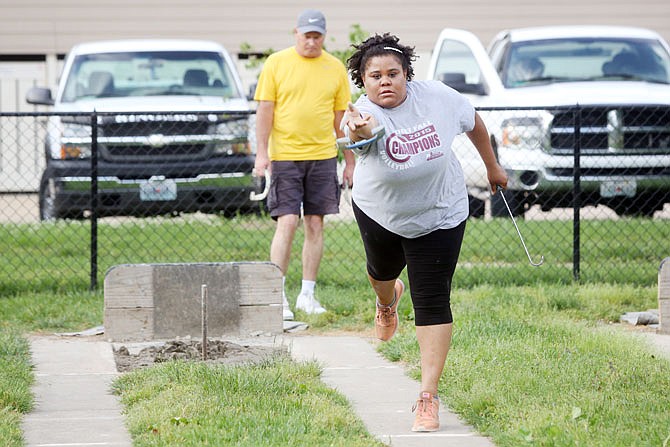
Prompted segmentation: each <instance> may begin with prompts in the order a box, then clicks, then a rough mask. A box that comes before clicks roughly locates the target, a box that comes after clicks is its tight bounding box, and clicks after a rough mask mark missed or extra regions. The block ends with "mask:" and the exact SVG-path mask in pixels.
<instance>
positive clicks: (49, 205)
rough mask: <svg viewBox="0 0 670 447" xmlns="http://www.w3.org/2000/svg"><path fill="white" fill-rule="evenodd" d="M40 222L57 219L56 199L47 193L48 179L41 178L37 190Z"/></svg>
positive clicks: (49, 192) (45, 177)
mask: <svg viewBox="0 0 670 447" xmlns="http://www.w3.org/2000/svg"><path fill="white" fill-rule="evenodd" d="M39 206H40V220H42V221H50V220H56V219H57V218H58V216H57V214H56V198H55V197H54V195H53V192H52V191H49V177H47V176H46V174H45V175H43V176H42V179H41V180H40V190H39Z"/></svg>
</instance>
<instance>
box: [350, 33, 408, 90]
mask: <svg viewBox="0 0 670 447" xmlns="http://www.w3.org/2000/svg"><path fill="white" fill-rule="evenodd" d="M399 41H400V39H398V37H396V36H394V35H392V34H389V33H384V34H383V35H381V36H380V35H379V34H375V35H374V36H371V37H368V38H367V39H365V40H364V41H363V42H361V43H360V44H358V45H352V46H353V47H354V49H355V51H354V54H352V55H351V57H350V58H349V59H347V70H349V73H350V74H351V80H352V81H353V82H354V84H356V86H357V87H359V88H363V75H364V74H365V67H366V65H367V63H368V60H370V59H371V58H373V57H375V56H381V55H386V54H391V55H393V56H395V57H396V58H397V59H398V61H399V62H400V63H401V65H402V68H403V70H404V71H406V72H407V80H408V81H411V80H412V78H413V77H414V69H413V68H412V62H413V61H414V60H416V55H415V54H414V47H408V46H405V45H401V44H400V42H399Z"/></svg>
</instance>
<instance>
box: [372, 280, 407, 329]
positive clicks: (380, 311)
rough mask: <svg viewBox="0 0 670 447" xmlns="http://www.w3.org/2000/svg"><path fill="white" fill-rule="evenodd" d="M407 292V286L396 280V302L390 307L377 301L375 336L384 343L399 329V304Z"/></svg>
mask: <svg viewBox="0 0 670 447" xmlns="http://www.w3.org/2000/svg"><path fill="white" fill-rule="evenodd" d="M403 292H405V284H403V282H402V281H401V280H399V279H396V280H395V287H394V295H395V300H394V302H393V304H391V305H390V306H382V305H380V304H379V301H377V315H375V334H376V335H377V338H378V339H380V340H382V341H389V340H390V339H391V338H392V337H393V335H395V331H396V330H397V329H398V313H397V312H396V309H397V308H398V303H400V297H401V296H402V294H403Z"/></svg>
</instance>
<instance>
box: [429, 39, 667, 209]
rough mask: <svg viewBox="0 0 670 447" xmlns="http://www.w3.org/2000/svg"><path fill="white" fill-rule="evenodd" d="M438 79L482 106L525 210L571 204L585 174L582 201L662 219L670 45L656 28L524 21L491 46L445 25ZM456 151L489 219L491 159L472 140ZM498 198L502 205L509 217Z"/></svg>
mask: <svg viewBox="0 0 670 447" xmlns="http://www.w3.org/2000/svg"><path fill="white" fill-rule="evenodd" d="M428 79H436V80H440V81H442V82H444V83H445V84H447V85H449V86H451V87H453V88H455V89H456V90H459V91H460V92H462V93H464V94H465V95H467V96H468V97H469V98H470V100H471V102H472V103H473V105H474V106H475V107H477V108H479V109H480V113H481V114H482V117H483V118H484V120H485V123H486V125H487V127H488V130H489V133H490V134H491V140H492V143H493V146H494V149H495V151H496V152H497V156H498V159H499V161H500V163H501V165H502V166H503V167H504V168H505V169H506V170H507V172H508V174H509V178H510V181H509V185H508V189H507V190H506V191H505V197H506V198H507V201H508V203H509V204H510V206H511V208H512V210H513V212H514V214H515V215H517V216H522V215H523V214H524V212H525V211H526V210H527V209H528V208H529V207H530V206H532V205H539V206H540V207H541V208H542V209H543V210H550V209H552V208H554V207H566V206H572V204H573V200H574V199H575V197H574V194H573V192H574V191H575V190H576V189H575V178H576V177H578V180H579V189H580V190H581V194H580V195H579V196H578V197H577V198H578V199H579V201H580V203H581V205H596V206H597V205H606V206H609V207H611V208H612V209H613V210H614V211H616V213H617V214H619V215H639V216H652V215H653V214H654V212H655V211H656V210H659V209H662V208H663V206H664V204H666V203H668V202H670V48H669V47H668V44H667V42H665V41H664V40H663V39H662V38H661V37H660V36H659V35H658V34H657V33H655V32H652V31H650V30H645V29H639V28H630V27H607V26H561V27H536V28H524V29H514V30H507V31H503V32H500V33H499V34H498V35H497V36H496V37H495V38H494V39H493V40H492V42H491V43H490V44H489V46H488V48H487V49H485V48H484V47H483V46H482V44H481V43H480V41H479V40H478V39H477V38H476V37H475V36H474V35H473V34H472V33H469V32H467V31H464V30H457V29H445V30H443V31H442V33H441V34H440V36H439V38H438V40H437V42H436V44H435V48H434V50H433V53H432V55H431V61H430V67H429V72H428ZM578 136H579V138H577V137H578ZM576 148H578V149H579V155H580V156H579V159H578V163H579V164H578V165H576V164H575V150H576ZM454 151H455V152H456V153H457V154H458V156H459V158H460V160H461V164H462V165H463V169H464V171H465V173H466V181H467V183H468V188H469V192H470V200H471V214H473V215H475V216H479V215H481V214H482V213H483V210H484V206H483V203H484V201H485V200H487V199H488V193H487V190H488V184H487V179H486V173H485V170H484V166H483V164H482V163H481V161H480V160H479V158H478V156H477V153H476V151H475V149H474V148H473V147H472V145H471V144H469V142H468V141H467V138H461V139H459V140H457V141H456V142H455V144H454ZM576 166H577V167H578V168H579V171H578V172H579V175H578V176H575V167H576ZM496 196H497V195H496ZM496 196H493V197H492V198H491V200H492V203H491V208H492V214H493V215H494V216H496V215H505V214H506V213H507V210H506V209H505V208H504V204H503V203H502V201H501V200H500V198H498V197H496Z"/></svg>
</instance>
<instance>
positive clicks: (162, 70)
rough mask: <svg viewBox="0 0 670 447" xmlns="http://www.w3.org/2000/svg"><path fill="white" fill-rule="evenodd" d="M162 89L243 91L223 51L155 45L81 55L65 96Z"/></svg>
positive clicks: (140, 93)
mask: <svg viewBox="0 0 670 447" xmlns="http://www.w3.org/2000/svg"><path fill="white" fill-rule="evenodd" d="M163 95H165V96H170V95H195V96H218V97H224V98H233V97H234V98H238V97H240V96H241V94H240V92H239V91H238V89H237V86H236V84H235V82H233V76H232V74H231V71H230V67H228V65H227V64H226V62H225V60H224V59H223V57H222V56H221V55H220V54H219V53H216V52H205V51H203V52H199V51H151V52H122V53H100V54H84V55H80V56H77V57H76V58H75V60H74V62H73V65H72V68H71V70H70V73H69V76H68V79H67V83H66V85H65V90H64V92H63V97H62V99H61V101H62V102H73V101H77V100H79V99H90V98H101V97H128V96H163Z"/></svg>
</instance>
